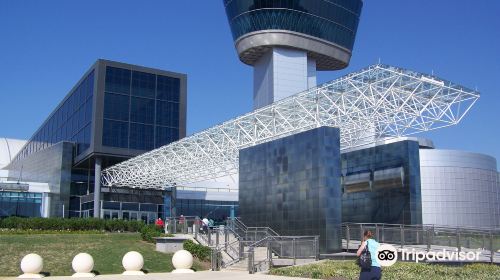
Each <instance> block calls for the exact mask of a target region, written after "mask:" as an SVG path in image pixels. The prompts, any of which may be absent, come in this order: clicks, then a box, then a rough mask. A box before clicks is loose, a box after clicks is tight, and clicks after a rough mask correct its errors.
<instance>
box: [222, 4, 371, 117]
mask: <svg viewBox="0 0 500 280" xmlns="http://www.w3.org/2000/svg"><path fill="white" fill-rule="evenodd" d="M223 1H224V6H225V9H226V15H227V17H228V20H229V25H230V27H231V32H232V35H233V39H234V44H235V47H236V51H237V52H238V56H239V58H240V60H241V61H242V62H243V63H245V64H248V65H252V66H253V67H254V95H253V100H254V109H257V108H260V107H263V106H266V105H269V104H271V103H273V102H275V101H278V100H280V99H283V98H285V97H288V96H290V95H293V94H296V93H298V92H301V91H304V90H307V89H308V88H312V87H315V86H316V71H324V70H339V69H342V68H345V67H347V65H349V60H350V59H351V54H352V48H353V45H354V39H355V37H356V30H357V28H358V22H359V16H360V13H361V8H362V6H363V1H362V0H223Z"/></svg>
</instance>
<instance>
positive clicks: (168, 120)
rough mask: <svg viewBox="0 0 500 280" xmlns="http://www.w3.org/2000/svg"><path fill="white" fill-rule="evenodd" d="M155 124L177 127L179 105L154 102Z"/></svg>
mask: <svg viewBox="0 0 500 280" xmlns="http://www.w3.org/2000/svg"><path fill="white" fill-rule="evenodd" d="M156 124H159V125H164V126H171V127H175V128H178V127H179V103H174V102H167V101H160V100H158V101H157V102H156Z"/></svg>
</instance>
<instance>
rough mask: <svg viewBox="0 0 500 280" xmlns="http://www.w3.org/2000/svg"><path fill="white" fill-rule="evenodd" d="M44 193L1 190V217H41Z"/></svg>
mask: <svg viewBox="0 0 500 280" xmlns="http://www.w3.org/2000/svg"><path fill="white" fill-rule="evenodd" d="M42 213H43V208H42V193H34V192H9V191H1V192H0V217H8V216H18V217H41V216H42Z"/></svg>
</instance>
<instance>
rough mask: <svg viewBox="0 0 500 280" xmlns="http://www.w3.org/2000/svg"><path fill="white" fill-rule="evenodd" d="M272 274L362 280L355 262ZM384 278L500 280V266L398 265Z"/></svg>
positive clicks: (326, 263)
mask: <svg viewBox="0 0 500 280" xmlns="http://www.w3.org/2000/svg"><path fill="white" fill-rule="evenodd" d="M270 274H273V275H282V276H292V277H306V278H314V279H336V280H340V279H349V280H350V279H358V278H359V267H358V266H357V265H356V264H355V262H354V261H331V260H329V261H324V262H321V263H317V264H311V265H303V266H296V267H288V268H278V269H272V270H271V271H270ZM382 279H384V280H385V279H415V280H434V279H436V280H437V279H439V280H451V279H453V280H455V279H482V280H490V279H491V280H493V279H500V266H497V265H490V264H470V265H464V266H446V265H438V264H425V263H418V264H417V263H409V262H408V263H406V262H405V263H403V262H398V263H396V264H394V265H393V266H390V267H384V268H382Z"/></svg>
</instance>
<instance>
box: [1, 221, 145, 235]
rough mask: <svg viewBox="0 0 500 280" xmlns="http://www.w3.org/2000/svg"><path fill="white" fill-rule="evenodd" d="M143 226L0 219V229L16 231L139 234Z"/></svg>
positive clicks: (112, 222) (114, 222) (119, 223)
mask: <svg viewBox="0 0 500 280" xmlns="http://www.w3.org/2000/svg"><path fill="white" fill-rule="evenodd" d="M144 226H145V225H144V222H142V221H126V220H102V219H94V218H85V219H83V218H71V219H64V218H20V217H7V218H3V219H0V228H3V229H16V230H41V231H44V230H45V231H58V230H59V231H61V230H64V231H111V232H116V231H120V232H124V231H128V232H140V231H141V230H142V228H143V227H144Z"/></svg>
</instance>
